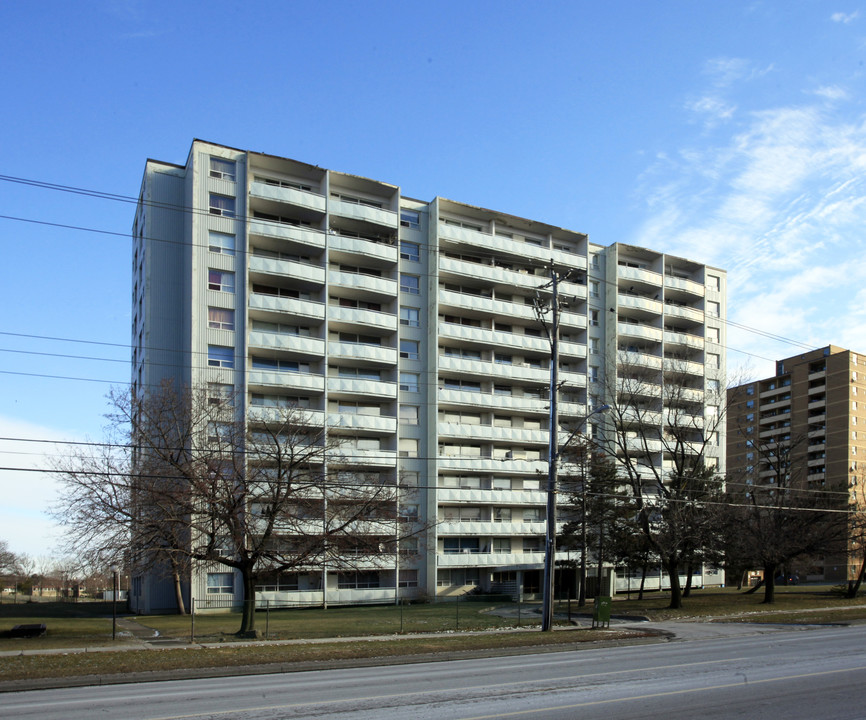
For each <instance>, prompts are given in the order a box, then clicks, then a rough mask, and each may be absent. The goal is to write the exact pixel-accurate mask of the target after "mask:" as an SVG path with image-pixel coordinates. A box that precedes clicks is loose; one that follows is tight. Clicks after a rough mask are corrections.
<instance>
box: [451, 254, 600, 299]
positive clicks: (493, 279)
mask: <svg viewBox="0 0 866 720" xmlns="http://www.w3.org/2000/svg"><path fill="white" fill-rule="evenodd" d="M439 270H440V273H441V274H442V275H447V274H450V275H457V276H458V277H460V278H461V279H462V278H467V279H472V280H475V279H477V278H479V277H483V278H484V279H485V280H488V281H490V283H491V284H495V285H501V286H503V287H513V288H520V289H523V290H530V291H535V290H536V289H537V288H538V287H539V286H540V285H543V284H544V283H545V282H546V278H545V276H543V275H529V274H528V273H522V272H517V271H516V270H508V269H506V268H501V267H496V266H494V265H488V264H486V263H485V264H482V263H474V262H468V261H465V260H456V259H454V258H449V257H445V256H444V255H441V254H440V257H439ZM584 294H586V293H585V292H584Z"/></svg>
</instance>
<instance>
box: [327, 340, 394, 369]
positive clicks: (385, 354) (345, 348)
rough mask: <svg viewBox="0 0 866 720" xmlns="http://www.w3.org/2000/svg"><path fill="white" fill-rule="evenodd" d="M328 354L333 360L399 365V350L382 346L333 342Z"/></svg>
mask: <svg viewBox="0 0 866 720" xmlns="http://www.w3.org/2000/svg"><path fill="white" fill-rule="evenodd" d="M328 354H329V355H330V356H331V357H333V358H346V359H350V360H366V361H369V362H375V363H383V364H385V365H396V364H397V348H391V347H382V346H380V345H361V344H360V343H345V342H332V343H330V345H329V346H328Z"/></svg>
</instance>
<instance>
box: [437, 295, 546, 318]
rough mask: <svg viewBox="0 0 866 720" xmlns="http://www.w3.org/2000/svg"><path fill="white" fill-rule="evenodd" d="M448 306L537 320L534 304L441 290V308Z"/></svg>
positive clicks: (487, 313) (486, 313)
mask: <svg viewBox="0 0 866 720" xmlns="http://www.w3.org/2000/svg"><path fill="white" fill-rule="evenodd" d="M448 307H452V308H456V309H458V310H471V311H473V312H478V313H484V314H485V315H504V316H506V317H510V318H519V319H521V320H530V321H535V310H534V308H533V306H532V305H522V304H518V303H513V302H506V301H502V300H494V299H493V298H489V297H483V296H481V295H470V294H469V293H460V292H454V291H452V290H440V291H439V309H440V310H443V309H444V308H448Z"/></svg>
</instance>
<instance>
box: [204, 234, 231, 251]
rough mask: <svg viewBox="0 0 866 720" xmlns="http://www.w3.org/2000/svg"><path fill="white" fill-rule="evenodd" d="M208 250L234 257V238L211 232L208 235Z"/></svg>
mask: <svg viewBox="0 0 866 720" xmlns="http://www.w3.org/2000/svg"><path fill="white" fill-rule="evenodd" d="M208 250H210V251H211V252H215V253H222V254H223V255H234V254H235V236H234V235H229V234H228V233H221V232H216V231H214V230H211V231H210V232H209V233H208Z"/></svg>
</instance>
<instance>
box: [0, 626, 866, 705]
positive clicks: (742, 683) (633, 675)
mask: <svg viewBox="0 0 866 720" xmlns="http://www.w3.org/2000/svg"><path fill="white" fill-rule="evenodd" d="M864 683H866V626H854V627H842V626H840V627H829V628H827V627H825V628H818V627H814V628H811V629H807V630H803V629H790V630H779V629H778V628H777V629H776V631H775V632H769V631H768V632H762V631H760V630H755V631H754V634H751V635H748V634H747V635H741V636H738V637H725V636H716V637H710V638H704V639H699V640H692V641H687V642H672V643H662V644H655V645H641V646H631V647H615V648H596V649H589V650H578V651H574V652H561V653H548V654H539V655H519V656H513V657H502V658H486V659H479V660H460V661H451V662H440V663H421V664H409V665H399V666H382V667H367V668H355V669H343V670H325V671H319V672H303V673H288V674H279V675H255V676H246V677H231V678H214V679H199V680H186V681H176V682H159V683H138V684H127V685H112V686H105V687H85V688H70V689H61V690H40V691H29V692H21V693H7V694H4V695H3V696H2V697H0V715H2V717H4V718H16V719H19V718H20V719H26V718H34V719H35V718H38V719H39V720H54V719H57V720H83V719H84V718H88V719H92V718H95V717H107V718H111V717H117V718H123V719H124V720H203V719H206V718H214V719H215V720H216V719H232V720H233V719H235V718H238V719H240V718H243V719H245V720H276V719H277V718H279V719H284V718H318V717H322V718H329V719H338V720H341V719H349V718H351V719H352V720H396V719H397V718H399V719H400V720H406V718H411V719H412V720H427V719H430V720H433V719H436V720H444V719H448V720H456V719H458V718H459V719H462V720H482V719H483V720H492V719H493V718H516V719H520V718H540V719H543V720H558V719H560V718H563V719H565V718H568V719H569V720H571V719H573V718H578V717H579V718H581V720H594V719H595V718H599V719H601V718H604V720H626V718H627V719H628V720H637V719H640V718H665V719H668V718H673V717H679V718H700V720H712V719H713V718H761V717H784V718H785V720H822V719H827V720H829V719H831V718H832V719H833V720H837V719H839V718H846V719H847V718H861V717H864V716H866V711H864V708H863V705H864V695H863V692H862V690H860V688H862V687H863V685H864Z"/></svg>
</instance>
